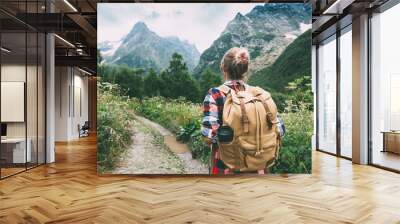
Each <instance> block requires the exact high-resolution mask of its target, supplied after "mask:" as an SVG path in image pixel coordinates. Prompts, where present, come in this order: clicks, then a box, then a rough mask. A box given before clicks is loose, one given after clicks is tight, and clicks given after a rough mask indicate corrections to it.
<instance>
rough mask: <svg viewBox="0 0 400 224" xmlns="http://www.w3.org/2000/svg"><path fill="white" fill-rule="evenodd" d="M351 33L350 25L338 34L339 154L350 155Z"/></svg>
mask: <svg viewBox="0 0 400 224" xmlns="http://www.w3.org/2000/svg"><path fill="white" fill-rule="evenodd" d="M352 74H353V71H352V33H351V26H348V27H347V28H345V29H344V30H342V32H341V36H340V88H339V89H340V155H341V156H344V157H348V158H351V157H352V148H351V147H352V144H351V142H352V125H351V124H352V97H353V94H352Z"/></svg>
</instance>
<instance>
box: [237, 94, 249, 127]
mask: <svg viewBox="0 0 400 224" xmlns="http://www.w3.org/2000/svg"><path fill="white" fill-rule="evenodd" d="M239 101H240V110H241V112H242V116H241V118H240V122H241V123H242V127H243V131H244V133H246V134H247V133H249V123H250V121H249V117H248V116H247V112H246V108H245V106H244V101H243V98H241V97H239Z"/></svg>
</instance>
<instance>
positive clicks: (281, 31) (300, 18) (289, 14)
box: [194, 3, 311, 77]
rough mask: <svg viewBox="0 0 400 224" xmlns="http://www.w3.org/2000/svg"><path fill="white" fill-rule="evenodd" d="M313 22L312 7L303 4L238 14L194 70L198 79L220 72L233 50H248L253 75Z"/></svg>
mask: <svg viewBox="0 0 400 224" xmlns="http://www.w3.org/2000/svg"><path fill="white" fill-rule="evenodd" d="M310 22H311V6H310V5H309V4H302V3H290V4H284V3H266V4H265V5H259V6H256V7H254V8H253V9H252V10H251V11H250V12H249V13H248V14H246V15H242V14H241V13H238V14H237V15H236V16H235V18H234V19H233V20H231V21H230V22H229V23H228V24H227V26H226V27H225V29H224V31H223V32H222V33H221V35H220V36H219V37H218V39H216V40H215V41H214V42H213V43H212V45H211V46H210V47H209V48H208V49H206V50H205V51H204V52H203V54H202V55H201V56H200V61H199V64H198V65H197V67H196V68H195V70H194V74H195V76H196V77H198V76H199V75H200V74H201V73H202V72H203V71H204V69H206V68H207V67H210V68H211V70H213V71H214V72H217V73H220V69H219V66H220V61H221V59H222V57H223V55H224V54H225V52H226V51H227V50H228V49H230V48H232V47H239V46H242V47H246V48H247V49H248V50H249V53H250V61H251V62H250V63H251V64H250V73H254V72H256V71H258V70H261V69H263V68H265V67H267V66H269V65H271V64H272V63H273V62H274V61H275V59H276V58H277V57H278V56H279V55H280V54H281V53H282V51H283V50H284V49H285V47H286V46H288V45H289V44H290V43H291V42H292V41H293V40H294V39H295V38H297V37H298V36H299V35H301V34H302V32H303V31H304V30H303V26H304V25H305V24H310Z"/></svg>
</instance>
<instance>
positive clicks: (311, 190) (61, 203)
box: [0, 138, 400, 224]
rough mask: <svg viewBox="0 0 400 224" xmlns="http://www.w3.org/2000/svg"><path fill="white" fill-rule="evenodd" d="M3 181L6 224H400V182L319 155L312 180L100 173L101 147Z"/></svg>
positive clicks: (82, 147)
mask: <svg viewBox="0 0 400 224" xmlns="http://www.w3.org/2000/svg"><path fill="white" fill-rule="evenodd" d="M56 158H57V162H56V163H55V164H51V165H47V166H41V167H39V168H36V169H33V170H29V171H28V172H26V173H22V174H19V175H16V176H13V177H10V178H7V179H5V180H2V181H0V223H43V222H48V223H374V224H375V223H385V224H386V223H400V175H399V174H395V173H391V172H387V171H384V170H380V169H377V168H374V167H370V166H359V165H352V164H351V163H350V161H347V160H343V159H337V158H335V157H333V156H330V155H326V154H323V153H320V152H314V153H313V174H312V175H289V176H276V175H271V176H265V177H260V176H254V177H233V178H232V177H224V178H215V177H214V178H211V177H181V178H180V177H165V178H160V177H158V178H154V177H130V176H106V177H99V176H97V174H96V141H95V139H94V138H86V139H85V140H82V141H79V142H73V143H71V144H58V145H57V153H56Z"/></svg>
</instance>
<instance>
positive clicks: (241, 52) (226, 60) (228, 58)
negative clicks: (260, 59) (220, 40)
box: [221, 47, 250, 80]
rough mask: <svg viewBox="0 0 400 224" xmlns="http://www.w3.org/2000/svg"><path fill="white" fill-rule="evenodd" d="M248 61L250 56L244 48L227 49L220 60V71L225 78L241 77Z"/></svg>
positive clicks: (236, 78)
mask: <svg viewBox="0 0 400 224" xmlns="http://www.w3.org/2000/svg"><path fill="white" fill-rule="evenodd" d="M249 61H250V56H249V52H248V51H247V49H246V48H239V47H233V48H231V49H229V50H228V51H227V52H226V53H225V55H224V57H223V58H222V60H221V71H222V73H224V77H225V79H231V80H239V79H243V78H244V77H245V74H246V72H247V70H248V67H249Z"/></svg>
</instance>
